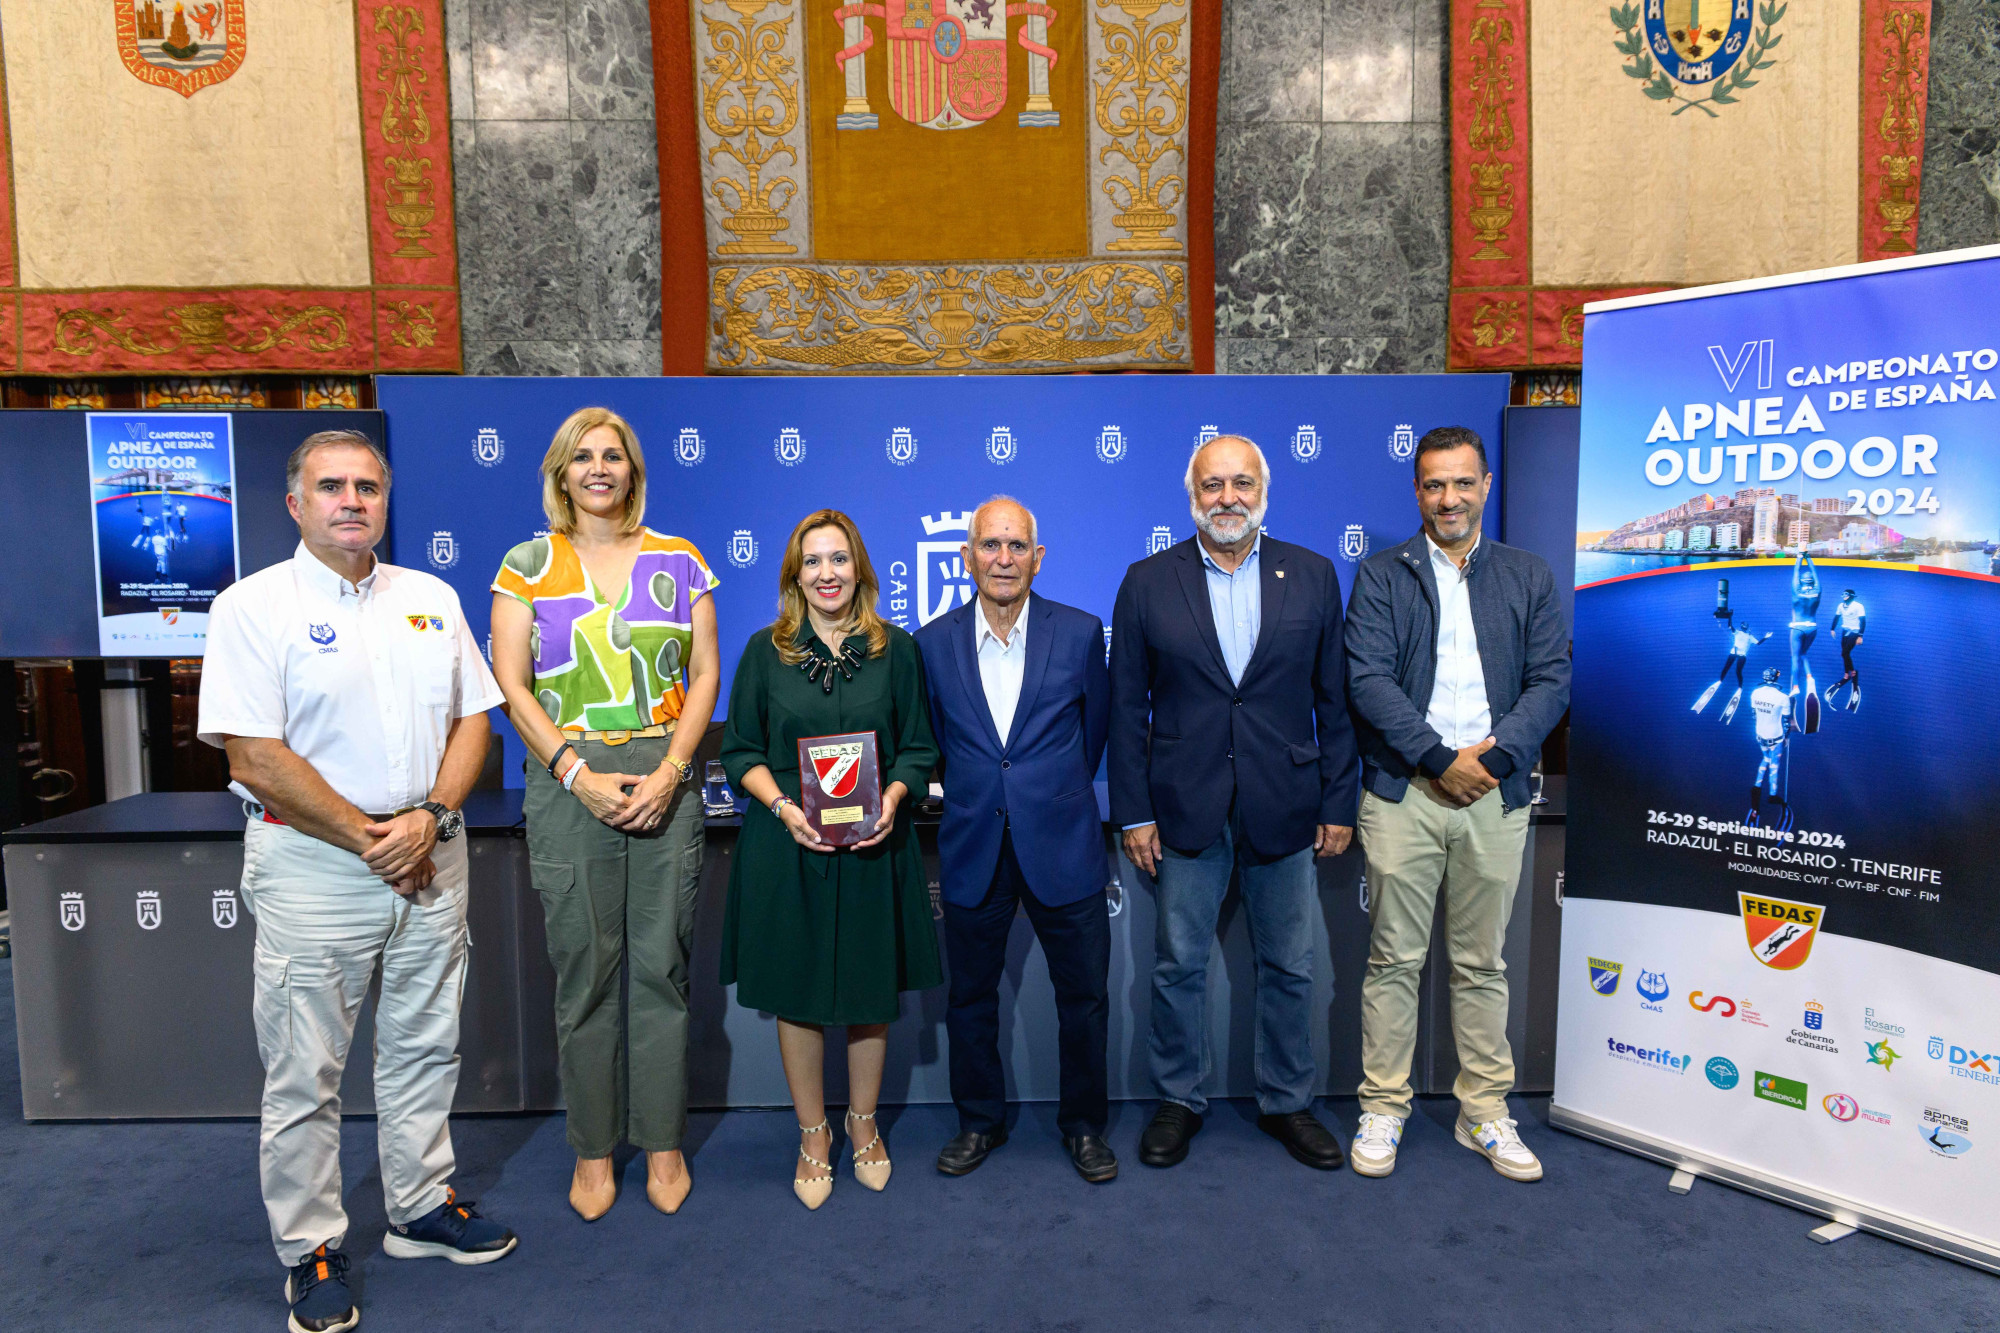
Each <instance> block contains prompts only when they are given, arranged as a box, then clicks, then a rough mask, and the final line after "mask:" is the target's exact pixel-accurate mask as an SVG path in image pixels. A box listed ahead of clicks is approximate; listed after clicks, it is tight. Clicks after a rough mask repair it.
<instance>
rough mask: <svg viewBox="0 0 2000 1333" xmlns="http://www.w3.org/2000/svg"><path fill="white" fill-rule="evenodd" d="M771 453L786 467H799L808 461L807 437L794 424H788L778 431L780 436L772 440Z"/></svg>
mask: <svg viewBox="0 0 2000 1333" xmlns="http://www.w3.org/2000/svg"><path fill="white" fill-rule="evenodd" d="M771 453H772V454H773V455H774V456H775V457H776V458H777V460H778V461H779V462H780V463H782V464H783V465H784V466H786V467H797V466H798V465H799V464H801V463H803V462H805V461H806V437H805V436H803V435H801V434H799V432H798V429H797V428H796V427H794V426H786V427H785V428H784V429H783V430H780V431H779V432H778V438H777V439H775V440H773V441H771Z"/></svg>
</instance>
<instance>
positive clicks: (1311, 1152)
mask: <svg viewBox="0 0 2000 1333" xmlns="http://www.w3.org/2000/svg"><path fill="white" fill-rule="evenodd" d="M1257 1128H1259V1129H1261V1130H1263V1131H1264V1132H1265V1133H1266V1134H1269V1135H1270V1136H1271V1137H1272V1138H1274V1139H1276V1140H1277V1141H1278V1142H1280V1143H1282V1144H1284V1145H1285V1151H1286V1152H1288V1153H1290V1154H1291V1155H1292V1156H1294V1157H1296V1158H1298V1159H1299V1160H1300V1161H1301V1162H1304V1163H1305V1164H1306V1165H1307V1166H1310V1167H1315V1168H1317V1169H1319V1170H1321V1171H1338V1170H1339V1169H1340V1166H1341V1163H1342V1162H1344V1161H1345V1160H1346V1158H1345V1157H1344V1156H1343V1155H1342V1154H1341V1151H1340V1140H1339V1139H1338V1138H1336V1137H1335V1136H1334V1134H1333V1131H1332V1130H1330V1129H1328V1128H1327V1127H1326V1126H1325V1125H1322V1124H1321V1123H1320V1122H1319V1121H1318V1119H1316V1118H1315V1117H1314V1115H1313V1113H1312V1112H1311V1111H1294V1112H1292V1113H1291V1114H1290V1115H1260V1116H1258V1117H1257Z"/></svg>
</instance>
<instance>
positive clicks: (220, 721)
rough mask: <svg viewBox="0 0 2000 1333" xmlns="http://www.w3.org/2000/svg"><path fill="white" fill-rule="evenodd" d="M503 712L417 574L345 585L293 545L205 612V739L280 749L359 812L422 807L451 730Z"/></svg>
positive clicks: (450, 618) (451, 610)
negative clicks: (476, 716) (260, 739)
mask: <svg viewBox="0 0 2000 1333" xmlns="http://www.w3.org/2000/svg"><path fill="white" fill-rule="evenodd" d="M501 701H502V696H501V693H500V686H499V685H498V684H497V683H496V682H495V681H494V679H493V673H492V672H491V671H489V670H488V669H487V666H486V660H485V659H484V658H483V657H481V656H480V652H479V645H478V644H476V643H474V642H473V639H472V632H471V631H470V630H469V629H467V628H466V625H465V615H464V612H463V611H462V610H461V609H460V608H459V604H458V594H457V593H455V592H453V591H452V590H451V587H450V585H449V584H447V583H445V582H444V581H443V580H442V579H438V578H434V577H432V576H431V575H429V574H425V573H421V572H419V571H417V570H414V569H403V568H399V567H398V566H396V565H389V564H383V563H381V562H380V561H377V562H376V565H375V568H374V570H373V571H372V572H371V573H370V574H369V575H368V577H367V578H365V579H363V580H361V582H360V583H358V584H356V583H349V582H348V581H347V580H346V579H344V578H342V577H341V576H340V575H339V574H336V573H335V572H334V571H333V570H331V569H329V568H327V566H326V565H324V564H322V563H321V562H320V561H319V559H318V558H317V557H316V556H314V555H313V554H312V553H311V552H310V551H308V550H306V548H305V546H304V544H303V543H301V544H300V546H299V548H298V550H297V551H295V552H294V553H293V555H292V558H291V559H290V560H287V561H284V562H283V563H281V564H276V565H272V566H271V567H270V568H269V569H263V570H259V571H258V572H257V573H255V574H252V575H251V576H250V577H248V578H246V579H239V580H238V581H237V582H235V583H234V584H232V585H230V586H229V587H228V588H225V589H224V590H223V592H222V595H221V596H219V597H217V598H216V599H215V603H214V605H213V606H212V607H211V608H210V610H209V615H208V656H207V659H206V660H205V661H204V662H203V663H202V671H201V713H200V721H199V723H198V725H197V730H198V732H199V734H200V736H201V739H202V740H204V741H206V742H207V743H208V744H210V745H214V746H217V747H220V746H221V745H222V743H223V737H225V736H265V737H270V738H271V739H274V740H282V741H284V742H285V744H286V745H288V746H289V747H291V749H292V750H293V752H295V753H296V754H298V755H299V756H300V757H301V758H303V759H304V760H305V761H306V762H307V763H309V764H311V765H312V766H313V768H314V769H316V770H317V771H318V772H319V775H320V776H321V777H323V778H325V779H326V782H327V785H328V786H330V787H332V788H333V789H334V790H335V791H336V792H338V793H340V795H341V796H343V797H345V798H346V799H347V800H349V801H351V802H353V804H354V805H355V807H356V808H358V809H360V810H361V811H363V812H364V813H370V814H386V813H388V812H390V811H393V810H401V809H403V808H405V807H406V806H411V805H415V804H417V803H418V802H420V801H424V800H426V799H428V798H429V795H430V790H431V786H432V785H433V784H434V783H435V782H436V781H437V772H438V765H439V764H440V763H442V762H443V760H444V747H445V737H446V735H447V734H448V733H449V731H450V729H451V724H452V722H453V721H454V720H456V719H458V718H461V717H467V716H470V715H471V714H473V713H483V712H485V711H486V710H487V709H489V708H494V707H497V706H498V705H499V704H500V703H501ZM230 790H231V791H234V792H236V793H237V794H238V795H240V796H242V797H243V798H244V799H246V800H255V799H257V798H256V797H255V796H253V795H252V794H251V793H250V792H249V791H247V790H245V789H244V788H243V786H242V785H241V784H238V783H231V784H230Z"/></svg>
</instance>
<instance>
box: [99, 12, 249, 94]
mask: <svg viewBox="0 0 2000 1333" xmlns="http://www.w3.org/2000/svg"><path fill="white" fill-rule="evenodd" d="M117 15H118V56H119V59H121V60H123V61H124V62H125V68H126V69H128V70H130V71H131V73H132V77H134V78H136V79H138V80H139V81H140V82H141V83H150V84H152V85H153V86H154V87H156V88H170V89H172V90H173V91H174V92H177V93H179V94H180V95H181V96H182V97H193V96H194V95H195V94H196V93H198V92H200V91H201V90H202V89H203V88H210V87H213V86H214V85H216V84H218V83H221V82H222V81H223V80H224V79H226V78H228V77H229V76H230V75H232V74H234V73H235V72H236V71H237V70H238V69H239V68H241V67H242V64H243V56H244V51H245V46H244V41H243V0H196V2H195V3H192V4H190V3H188V2H187V0H171V8H169V7H167V6H164V5H162V4H161V3H160V0H117Z"/></svg>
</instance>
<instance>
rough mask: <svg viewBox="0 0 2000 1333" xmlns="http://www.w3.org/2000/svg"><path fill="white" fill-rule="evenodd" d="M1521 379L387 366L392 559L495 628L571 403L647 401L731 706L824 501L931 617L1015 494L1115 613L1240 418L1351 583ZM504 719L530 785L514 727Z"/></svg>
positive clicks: (886, 598)
mask: <svg viewBox="0 0 2000 1333" xmlns="http://www.w3.org/2000/svg"><path fill="white" fill-rule="evenodd" d="M1507 391H1508V380H1507V377H1506V376H1504V375H1453V376H1444V375H1434V376H1425V375H1406V376H1243V377H1229V376H1139V375H1080V376H1060V377H1057V376H1048V377H1043V376H1023V377H1017V378H985V377H978V378H916V377H911V378H851V379H845V378H844V379H807V378H796V379H791V378H729V377H719V376H718V377H709V378H700V379H659V378H654V379H472V378H454V379H446V378H435V377H419V376H385V377H383V378H382V379H381V380H380V381H379V385H378V390H377V392H378V395H379V402H380V405H381V407H382V408H383V409H384V411H385V412H386V413H387V417H388V421H389V435H390V439H389V446H390V451H391V458H392V461H393V462H394V464H395V468H396V475H395V485H394V488H393V492H392V499H391V504H390V532H391V537H392V543H393V549H394V551H395V558H396V559H397V560H398V561H399V562H400V563H403V564H406V565H412V566H415V567H417V568H423V569H430V570H432V571H434V572H436V573H437V574H438V575H439V576H440V577H442V578H444V579H446V580H447V581H448V582H450V583H451V584H452V586H453V587H454V588H455V589H456V590H457V591H458V594H459V597H460V599H461V601H462V602H463V604H464V607H465V611H466V616H467V619H468V621H469V622H470V624H471V626H472V628H473V631H474V633H475V634H476V635H478V636H480V637H481V639H482V640H483V639H484V638H485V637H486V633H487V622H488V616H489V613H490V609H491V601H492V597H491V593H490V591H489V588H490V585H491V582H492V578H493V575H494V573H495V572H496V571H497V570H498V568H499V566H500V561H501V558H502V557H503V556H505V554H506V553H507V551H508V550H509V549H510V548H511V547H512V546H514V545H515V544H516V543H518V542H522V541H526V540H528V539H530V538H531V537H533V536H535V535H536V534H537V533H538V532H540V531H542V530H543V529H544V528H545V527H546V526H547V519H546V518H545V517H544V515H543V513H542V507H541V475H540V469H541V465H542V460H543V457H544V455H545V454H546V452H547V450H548V447H549V442H550V440H551V438H552V437H553V435H554V433H555V431H556V428H557V427H558V426H560V425H561V424H562V422H563V419H564V418H565V417H567V416H568V415H569V414H570V413H572V412H574V411H575V410H577V409H578V408H581V407H586V406H593V405H599V406H604V407H609V408H611V409H613V410H614V411H616V412H618V413H619V414H621V415H622V416H624V417H625V418H626V419H627V420H629V421H631V422H632V424H633V426H634V428H635V430H636V431H637V433H638V436H639V439H640V443H641V447H642V449H643V450H644V453H645V459H646V472H647V509H646V523H647V525H648V526H649V527H652V528H654V529H656V530H658V531H661V532H665V533H668V534H671V535H673V536H677V537H683V538H686V539H687V540H689V541H691V542H693V543H694V544H695V546H696V547H697V548H698V549H699V550H700V551H701V552H702V554H703V556H704V557H705V558H706V560H707V562H708V564H709V566H710V568H711V569H712V570H713V571H714V572H715V574H716V575H717V576H718V578H719V579H720V580H721V582H720V586H719V588H718V590H717V593H716V610H717V618H718V622H719V625H720V637H721V653H722V662H723V670H724V680H725V688H724V691H723V700H724V704H725V705H726V702H727V699H728V690H727V686H726V682H727V680H728V678H729V675H730V673H732V672H733V671H734V669H735V664H736V660H737V658H738V657H739V656H740V654H741V652H742V650H743V647H744V645H745V644H746V643H747V642H748V640H749V638H750V636H751V635H752V634H754V633H756V632H757V631H758V630H759V629H760V628H761V627H763V626H765V625H768V624H769V623H770V621H771V619H772V616H773V615H774V614H775V610H776V605H777V579H778V567H779V564H780V562H781V561H782V559H783V554H784V549H785V544H786V542H787V540H788V539H789V537H790V535H791V532H792V529H793V527H794V525H795V524H797V522H798V521H799V520H800V519H801V518H803V517H804V516H805V515H806V514H808V513H810V512H812V511H813V510H815V509H818V508H821V507H831V508H836V509H841V510H844V511H846V512H847V513H849V514H851V515H852V516H853V517H854V519H855V520H856V522H857V523H858V525H859V527H860V529H861V533H862V537H863V540H864V541H865V542H866V544H867V546H868V550H869V555H870V557H871V559H872V561H873V563H874V565H875V568H876V571H877V573H878V575H879V576H880V578H881V581H882V585H883V586H882V595H881V603H880V607H881V611H882V613H883V614H884V615H885V616H886V617H888V618H889V619H890V620H892V621H893V622H894V623H896V624H898V625H901V626H902V627H904V628H905V629H909V630H912V631H914V630H916V629H917V628H919V627H920V626H921V625H923V624H925V623H927V622H929V621H930V620H932V619H934V618H935V617H937V616H939V615H942V614H943V613H944V612H946V611H948V610H950V609H952V608H953V607H956V606H960V605H963V604H964V603H965V602H967V601H969V600H970V598H971V596H972V586H971V582H970V579H969V578H968V577H967V574H966V570H965V568H964V566H963V564H962V563H961V561H960V558H959V547H960V545H961V544H962V543H963V542H964V541H965V539H966V525H967V522H968V520H969V519H970V517H971V513H972V510H973V509H974V508H975V507H976V506H977V505H978V504H979V503H980V502H981V501H982V500H985V499H986V498H988V497H989V496H992V495H994V494H996V493H1005V494H1010V495H1013V496H1015V497H1016V498H1018V499H1020V500H1021V501H1022V502H1024V503H1025V504H1027V505H1028V506H1029V507H1030V508H1031V509H1032V510H1033V511H1034V513H1035V515H1036V518H1037V520H1038V522H1039V525H1040V538H1041V541H1042V543H1043V545H1044V546H1046V547H1047V548H1048V556H1047V559H1046V563H1045V564H1044V566H1043V569H1042V573H1041V576H1040V577H1039V579H1038V580H1037V582H1036V584H1035V591H1036V593H1037V594H1040V595H1045V596H1049V597H1053V598H1055V599H1057V600H1059V601H1064V602H1068V603H1071V604H1073V605H1076V606H1080V607H1083V608H1084V609H1086V610H1089V611H1091V612H1093V613H1095V614H1096V615H1098V616H1099V617H1101V618H1102V619H1103V620H1104V621H1105V622H1106V623H1107V625H1108V624H1109V622H1110V619H1111V606H1112V601H1113V599H1114V597H1115V596H1116V593H1117V589H1118V584H1119V581H1120V580H1121V579H1122V578H1123V577H1124V574H1125V570H1126V568H1127V567H1128V566H1129V565H1130V564H1131V563H1132V562H1134V561H1136V560H1140V559H1143V558H1144V557H1145V556H1147V555H1148V554H1150V553H1152V552H1154V551H1157V550H1160V549H1163V548H1164V547H1165V546H1167V545H1170V544H1172V543H1174V542H1177V541H1182V540H1186V539H1188V538H1190V537H1191V536H1192V535H1193V532H1194V525H1193V522H1192V520H1191V518H1190V516H1189V510H1188V500H1187V495H1186V493H1185V491H1184V489H1183V478H1184V475H1185V471H1186V467H1187V463H1188V459H1189V456H1190V454H1191V453H1192V451H1193V449H1194V447H1195V445H1196V444H1197V442H1198V441H1200V440H1201V439H1203V438H1204V437H1207V436H1213V435H1214V434H1217V433H1229V434H1240V435H1247V436H1248V437H1250V438H1251V439H1253V440H1255V441H1257V442H1258V444H1259V445H1260V446H1262V448H1263V450H1264V452H1265V454H1266V456H1267V457H1268V459H1269V461H1270V464H1271V469H1272V481H1271V499H1270V510H1269V513H1268V515H1267V517H1266V519H1265V525H1266V530H1267V531H1268V532H1270V533H1271V535H1273V536H1275V537H1279V538H1283V539H1285V540H1287V541H1294V542H1298V543H1301V544H1302V545H1305V546H1309V547H1312V548H1313V549H1315V550H1318V551H1321V552H1324V553H1325V554H1327V555H1328V556H1329V557H1332V558H1334V560H1335V564H1336V565H1337V566H1338V568H1339V569H1340V571H1341V577H1342V580H1343V586H1346V584H1347V583H1348V582H1349V581H1350V580H1351V577H1352V571H1353V568H1354V564H1355V562H1356V561H1358V560H1359V559H1360V558H1362V557H1363V556H1364V555H1365V554H1366V553H1367V552H1369V551H1371V550H1375V549H1378V548H1380V547H1381V546H1383V545H1384V544H1388V543H1395V542H1400V541H1403V540H1405V539H1406V538H1408V537H1409V536H1410V535H1411V534H1412V533H1414V532H1415V531H1416V529H1417V513H1416V507H1415V501H1414V496H1413V492H1412V475H1413V472H1412V463H1411V456H1412V454H1413V453H1414V451H1415V446H1416V440H1417V437H1418V436H1420V435H1422V434H1423V433H1424V432H1425V431H1427V430H1429V429H1431V428H1432V427H1434V426H1442V425H1466V426H1471V427H1472V428H1473V429H1475V430H1477V431H1478V432H1479V433H1480V434H1481V435H1482V436H1483V437H1484V438H1485V439H1486V440H1487V442H1488V445H1489V450H1490V457H1491V461H1492V463H1493V466H1494V470H1495V472H1496V474H1497V473H1498V472H1499V470H1500V462H1501V458H1500V450H1499V448H1498V445H1499V440H1500V427H1501V416H1502V413H1503V411H1504V409H1505V407H1506V403H1507ZM1494 494H1495V495H1496V496H1497V495H1498V494H1500V492H1499V491H1498V489H1497V488H1496V490H1495V492H1494ZM1498 512H1499V506H1498V505H1497V504H1495V505H1494V506H1493V507H1492V508H1491V509H1490V510H1489V523H1490V524H1492V525H1493V526H1492V527H1491V528H1490V529H1489V530H1492V531H1495V535H1499V534H1498V532H1497V518H1498ZM721 713H722V707H718V710H717V716H718V717H719V716H721ZM501 732H502V734H503V735H504V736H505V737H506V741H507V745H508V755H507V763H506V765H505V771H506V779H507V781H508V782H509V784H518V783H519V782H520V781H521V768H520V759H521V750H520V746H519V741H518V740H516V739H515V738H514V736H513V735H512V734H511V729H509V728H504V727H503V728H501Z"/></svg>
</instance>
